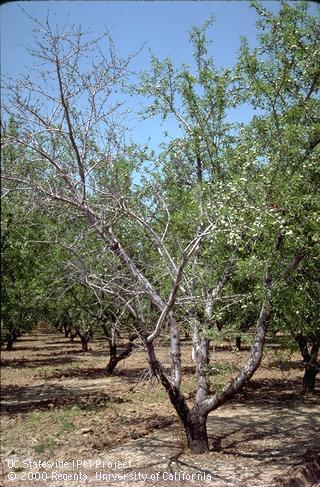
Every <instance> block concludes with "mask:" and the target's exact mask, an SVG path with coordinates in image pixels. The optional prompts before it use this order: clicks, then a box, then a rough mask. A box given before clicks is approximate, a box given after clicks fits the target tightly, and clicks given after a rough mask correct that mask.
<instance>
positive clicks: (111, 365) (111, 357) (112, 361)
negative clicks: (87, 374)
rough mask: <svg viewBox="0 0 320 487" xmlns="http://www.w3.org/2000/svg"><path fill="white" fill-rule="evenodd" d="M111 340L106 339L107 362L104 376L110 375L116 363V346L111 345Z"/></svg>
mask: <svg viewBox="0 0 320 487" xmlns="http://www.w3.org/2000/svg"><path fill="white" fill-rule="evenodd" d="M112 341H113V340H112V338H108V343H109V362H108V364H107V366H106V374H107V375H111V374H112V372H113V371H114V369H115V368H116V366H117V364H118V361H117V345H115V344H114V343H112Z"/></svg>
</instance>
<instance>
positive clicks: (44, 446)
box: [33, 437, 56, 454]
mask: <svg viewBox="0 0 320 487" xmlns="http://www.w3.org/2000/svg"><path fill="white" fill-rule="evenodd" d="M55 445H56V442H55V440H54V439H53V438H50V437H47V438H45V439H44V440H43V441H42V442H41V443H39V444H38V445H36V446H34V447H33V449H34V451H35V452H36V453H38V454H40V453H44V452H45V451H46V450H51V449H52V448H54V447H55Z"/></svg>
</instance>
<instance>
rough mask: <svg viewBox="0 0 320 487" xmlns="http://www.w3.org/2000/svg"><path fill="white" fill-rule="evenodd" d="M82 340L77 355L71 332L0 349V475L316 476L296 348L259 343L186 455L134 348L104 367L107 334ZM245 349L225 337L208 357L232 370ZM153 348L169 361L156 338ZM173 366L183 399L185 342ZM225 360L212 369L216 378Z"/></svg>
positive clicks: (227, 480) (31, 480)
mask: <svg viewBox="0 0 320 487" xmlns="http://www.w3.org/2000/svg"><path fill="white" fill-rule="evenodd" d="M90 348H91V350H90V352H88V353H83V352H81V351H80V343H78V342H77V341H76V342H75V343H70V341H69V339H66V338H64V337H63V335H59V334H57V333H48V332H44V330H39V331H38V333H37V334H35V335H32V336H31V335H24V336H23V337H21V338H20V339H19V341H18V342H16V344H15V347H14V350H13V351H12V352H6V351H3V352H2V359H1V371H2V374H1V385H2V394H1V400H2V405H1V408H2V424H1V426H2V427H1V435H2V446H1V458H2V472H1V477H0V479H1V483H2V485H5V486H7V485H11V486H13V487H20V486H22V485H29V486H39V487H41V486H45V485H49V486H70V487H71V486H74V485H90V486H92V487H98V486H99V487H100V486H108V485H122V486H127V485H128V486H131V487H137V486H157V487H162V486H169V485H173V486H180V485H189V484H190V485H195V486H197V485H199V486H200V485H211V486H213V487H240V486H243V487H244V486H245V487H267V486H276V485H277V486H280V485H281V486H286V487H299V486H307V485H314V486H315V485H317V486H320V478H319V472H320V465H319V451H320V445H319V443H320V414H319V412H320V401H319V395H318V394H316V395H315V396H312V397H302V396H301V394H300V388H301V385H300V384H301V378H302V368H301V367H302V364H301V361H300V358H299V356H294V355H293V356H290V357H288V356H285V357H284V356H283V355H282V354H281V353H280V352H279V351H278V350H277V348H275V347H272V346H270V347H267V351H266V354H265V358H264V361H263V364H262V366H261V368H260V369H259V371H258V372H257V373H256V375H255V376H254V379H253V380H252V381H251V384H250V385H249V386H248V387H246V389H245V390H244V391H243V392H242V393H241V394H240V395H238V396H237V397H236V398H235V399H234V400H233V401H231V402H229V403H228V404H226V405H224V406H223V407H221V408H220V409H219V410H217V411H215V412H213V413H212V414H211V415H210V416H209V418H208V430H209V437H210V445H211V451H210V452H209V453H208V454H205V455H201V456H197V455H193V454H191V453H190V452H188V451H187V450H186V448H185V442H184V435H183V431H182V429H181V426H180V424H179V422H178V420H177V418H176V416H175V414H174V412H173V409H172V407H171V405H170V403H169V401H168V399H167V398H166V395H165V393H164V392H163V390H162V389H161V387H160V386H159V385H158V384H157V383H156V382H154V380H152V379H150V377H149V375H148V367H147V362H146V356H145V353H144V351H143V350H142V349H140V348H139V347H137V348H136V349H135V351H134V353H133V355H132V356H131V357H129V358H128V359H127V360H126V361H125V362H122V363H120V364H119V366H118V368H117V370H116V371H115V373H114V375H113V376H112V377H106V376H105V373H104V367H105V364H106V360H107V351H106V344H105V343H104V342H103V341H98V340H94V341H93V342H92V343H91V345H90ZM247 354H248V352H247V351H243V352H240V353H236V352H235V351H233V350H232V349H231V347H230V346H228V345H227V344H225V346H223V347H221V348H217V349H216V350H215V351H213V352H212V363H213V364H217V365H219V364H221V363H225V362H226V361H227V362H229V363H230V364H232V366H233V367H234V370H235V369H236V367H238V366H239V365H240V364H241V363H243V361H244V360H245V359H246V357H247ZM159 355H160V358H162V359H163V360H164V362H165V363H168V355H169V350H168V347H167V345H166V344H165V343H163V344H162V346H161V351H160V354H159ZM183 364H184V373H185V376H186V377H187V381H186V383H185V385H184V392H185V394H186V395H187V396H189V397H190V398H191V397H192V394H191V391H192V389H193V375H192V372H193V365H192V362H191V350H190V344H188V343H187V342H186V343H185V344H184V347H183ZM228 370H229V372H227V374H226V375H224V376H221V375H217V376H214V377H213V381H214V382H215V385H216V387H221V386H222V384H223V382H224V381H226V380H227V378H228V377H229V376H230V375H228V374H230V373H231V372H230V370H232V367H229V369H228ZM234 373H235V372H234V371H233V374H234ZM318 387H319V386H318ZM35 462H37V463H35ZM41 462H42V463H41ZM43 462H47V464H46V463H43ZM63 462H64V463H63Z"/></svg>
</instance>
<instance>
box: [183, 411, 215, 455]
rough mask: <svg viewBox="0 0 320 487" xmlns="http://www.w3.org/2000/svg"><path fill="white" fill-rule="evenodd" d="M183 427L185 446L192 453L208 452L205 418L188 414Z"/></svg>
mask: <svg viewBox="0 0 320 487" xmlns="http://www.w3.org/2000/svg"><path fill="white" fill-rule="evenodd" d="M183 426H184V429H185V432H186V437H187V445H188V448H189V449H190V450H191V451H192V453H196V454H202V453H205V452H207V451H209V442H208V434H207V416H205V415H203V414H199V413H197V414H194V413H190V415H189V418H186V421H185V422H184V423H183Z"/></svg>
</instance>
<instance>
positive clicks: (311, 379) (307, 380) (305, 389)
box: [294, 330, 320, 394]
mask: <svg viewBox="0 0 320 487" xmlns="http://www.w3.org/2000/svg"><path fill="white" fill-rule="evenodd" d="M294 338H295V340H296V342H297V343H298V345H299V348H300V352H301V355H302V357H303V361H304V364H305V369H304V376H303V379H302V393H303V394H310V393H311V394H313V393H314V392H315V385H316V376H317V373H318V371H319V368H318V366H317V359H318V353H319V347H320V331H319V330H317V332H316V333H315V334H314V335H313V336H312V337H311V338H310V341H311V342H312V347H311V352H309V350H308V339H307V337H306V336H304V335H302V333H297V334H296V335H295V337H294Z"/></svg>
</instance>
